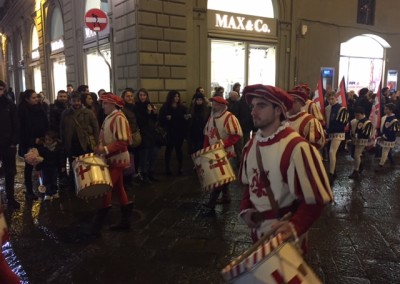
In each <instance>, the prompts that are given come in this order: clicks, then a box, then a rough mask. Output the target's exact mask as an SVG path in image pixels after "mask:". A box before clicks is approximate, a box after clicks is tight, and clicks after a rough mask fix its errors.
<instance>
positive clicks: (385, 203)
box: [0, 152, 400, 284]
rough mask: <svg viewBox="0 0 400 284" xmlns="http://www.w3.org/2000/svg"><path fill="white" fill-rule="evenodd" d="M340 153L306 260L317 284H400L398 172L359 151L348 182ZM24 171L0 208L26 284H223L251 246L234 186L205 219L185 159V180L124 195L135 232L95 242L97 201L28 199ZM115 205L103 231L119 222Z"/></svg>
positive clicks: (10, 255)
mask: <svg viewBox="0 0 400 284" xmlns="http://www.w3.org/2000/svg"><path fill="white" fill-rule="evenodd" d="M339 155H340V157H339V159H338V168H337V174H338V178H337V180H336V181H335V184H334V187H333V191H334V196H335V201H334V203H332V204H331V205H329V206H328V207H327V208H326V210H325V212H324V213H323V216H322V217H321V218H320V220H318V222H317V223H316V224H315V225H314V226H313V227H312V229H311V230H310V234H309V237H310V253H309V255H308V256H307V260H308V262H309V264H310V266H311V267H312V268H313V269H314V270H315V272H316V273H317V274H318V276H319V277H320V278H321V279H322V280H323V281H324V283H398V282H397V281H398V279H400V258H399V257H400V223H399V222H398V220H399V217H400V205H399V204H400V202H399V200H400V197H399V192H398V183H399V174H400V168H398V167H396V168H389V167H388V170H387V171H385V172H383V173H379V174H376V173H375V172H374V170H373V169H374V167H375V165H376V164H377V160H376V159H374V157H373V155H370V154H366V156H365V158H366V162H367V163H366V169H365V172H364V173H363V175H362V179H361V180H359V181H352V180H349V179H348V178H347V176H348V175H349V174H350V173H351V171H352V160H351V158H349V157H348V155H347V154H346V153H345V152H342V153H340V154H339ZM398 155H399V153H396V154H395V156H396V157H397V156H398ZM22 165H23V164H22V163H21V162H19V164H18V167H19V172H18V175H17V183H16V192H17V199H18V201H20V202H21V205H22V206H21V209H20V210H11V209H6V211H5V215H6V219H7V222H8V224H9V232H10V242H8V243H7V244H6V245H4V246H3V254H4V256H5V257H6V259H7V262H8V263H9V265H10V267H12V269H13V270H14V271H15V272H16V273H18V275H19V276H20V277H21V279H22V281H23V283H110V282H111V283H146V284H147V283H221V277H220V270H221V269H222V268H224V267H225V266H226V265H227V264H228V263H229V262H230V261H231V260H232V259H233V258H235V257H237V256H239V255H240V254H242V253H243V252H244V251H245V250H246V249H247V248H249V246H250V245H251V240H250V237H249V231H248V229H247V227H246V226H244V225H242V224H240V223H239V222H238V220H237V214H238V211H239V203H240V199H241V194H242V189H241V188H240V186H239V185H238V183H234V184H232V186H231V193H232V202H231V204H229V205H218V207H217V210H216V211H217V212H216V215H215V216H212V215H209V214H205V212H204V210H203V209H202V206H201V204H202V203H203V202H204V201H206V199H207V198H208V195H207V194H205V193H202V192H201V190H200V187H199V184H198V181H197V177H196V176H195V175H194V173H191V172H190V169H191V168H192V163H191V161H189V160H187V161H185V165H186V168H187V171H186V172H187V173H188V174H187V175H186V176H172V177H170V176H163V175H161V174H160V175H159V177H160V179H161V181H159V182H154V183H153V184H151V185H146V186H139V185H133V186H132V187H131V188H129V189H128V190H127V191H128V195H129V197H130V198H131V199H133V198H135V209H134V212H133V222H132V225H133V229H132V230H131V231H130V232H123V233H121V232H114V231H110V230H108V229H107V228H106V229H105V230H104V233H103V236H102V238H100V239H93V238H92V237H90V235H89V234H88V232H89V228H90V224H91V221H92V218H93V216H94V213H95V211H96V209H97V208H98V207H99V202H100V201H99V200H91V201H88V202H86V201H83V200H81V199H78V198H77V197H76V196H75V193H74V191H73V190H71V189H68V188H66V189H64V190H63V191H62V192H61V194H60V195H61V196H60V199H56V200H52V201H46V202H40V201H34V202H26V201H25V200H24V195H23V190H24V186H23V185H22V180H23V177H22V172H21V169H22ZM162 165H163V163H162V162H160V172H161V166H162ZM2 182H3V180H1V179H0V192H1V193H2V197H3V199H4V188H3V185H2ZM117 203H118V202H117V200H115V206H114V207H113V208H112V210H111V211H110V213H109V215H108V216H107V221H106V223H107V227H108V226H110V225H111V224H113V223H115V222H117V221H118V220H119V218H120V211H119V208H118V206H117Z"/></svg>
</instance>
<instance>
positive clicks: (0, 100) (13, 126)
mask: <svg viewBox="0 0 400 284" xmlns="http://www.w3.org/2000/svg"><path fill="white" fill-rule="evenodd" d="M5 90H6V83H5V82H4V81H2V80H0V121H1V123H0V133H1V135H0V161H1V163H2V168H3V172H4V176H5V190H6V195H7V201H8V206H10V207H11V208H14V209H18V208H20V205H19V203H18V202H17V201H16V200H15V197H14V184H15V175H16V173H17V167H16V161H15V156H16V153H17V144H18V116H17V107H16V106H15V104H14V103H13V102H11V101H10V100H9V99H7V98H6V97H5Z"/></svg>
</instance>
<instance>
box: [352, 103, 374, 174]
mask: <svg viewBox="0 0 400 284" xmlns="http://www.w3.org/2000/svg"><path fill="white" fill-rule="evenodd" d="M354 116H355V118H354V119H353V120H352V121H351V122H350V135H351V139H352V142H353V146H352V153H353V158H354V170H353V173H352V174H351V175H349V178H350V179H358V178H359V177H360V173H361V172H362V170H363V166H362V162H361V155H362V152H363V151H364V149H365V146H367V145H368V143H369V142H370V139H371V135H372V130H373V126H372V123H371V121H370V120H369V119H368V117H366V116H365V109H364V108H363V107H356V108H355V109H354ZM353 150H354V151H353Z"/></svg>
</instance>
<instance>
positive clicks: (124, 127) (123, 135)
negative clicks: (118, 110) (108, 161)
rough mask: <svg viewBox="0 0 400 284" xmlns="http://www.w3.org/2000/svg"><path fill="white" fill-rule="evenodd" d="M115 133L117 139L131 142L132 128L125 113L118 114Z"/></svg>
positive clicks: (114, 126) (114, 128) (114, 127)
mask: <svg viewBox="0 0 400 284" xmlns="http://www.w3.org/2000/svg"><path fill="white" fill-rule="evenodd" d="M113 124H114V125H113V126H112V127H113V132H114V133H113V135H114V137H115V139H116V140H117V141H124V142H128V143H130V141H131V139H132V137H131V129H130V127H129V123H128V120H127V119H126V118H125V116H124V115H117V117H116V118H115V121H114V123H113Z"/></svg>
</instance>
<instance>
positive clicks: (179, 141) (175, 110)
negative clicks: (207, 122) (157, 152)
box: [158, 90, 190, 175]
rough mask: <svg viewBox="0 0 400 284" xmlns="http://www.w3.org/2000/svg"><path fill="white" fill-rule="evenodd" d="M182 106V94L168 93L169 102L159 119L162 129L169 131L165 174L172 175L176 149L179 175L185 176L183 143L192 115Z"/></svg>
mask: <svg viewBox="0 0 400 284" xmlns="http://www.w3.org/2000/svg"><path fill="white" fill-rule="evenodd" d="M187 112H188V111H187V108H186V107H185V106H184V105H182V102H181V94H180V93H179V92H178V91H176V90H171V91H169V92H168V95H167V101H166V102H165V103H164V104H163V105H162V107H161V108H160V113H159V115H158V119H159V122H160V125H161V127H163V128H164V129H165V130H166V131H167V145H166V149H165V173H166V174H167V175H172V172H171V167H170V163H171V155H172V151H173V149H175V153H176V157H177V160H178V174H179V175H182V174H183V151H182V146H183V141H184V140H185V138H186V134H187V127H188V120H189V118H190V115H189V114H188V113H187Z"/></svg>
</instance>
